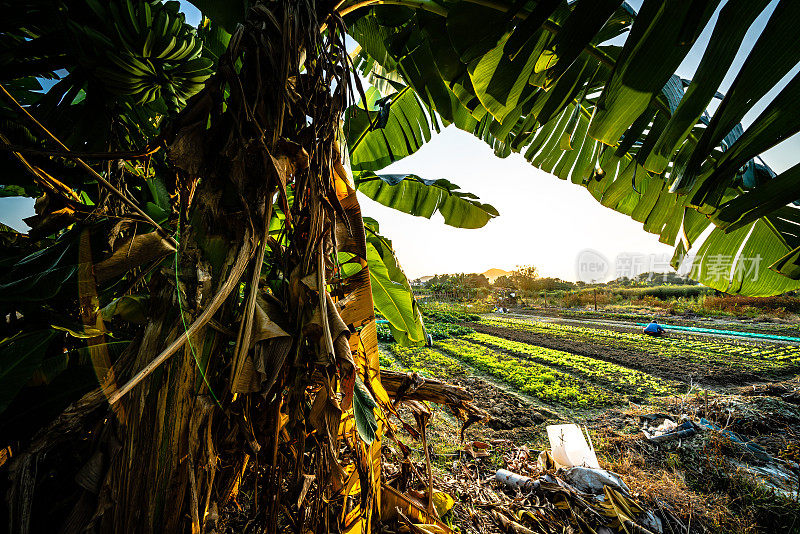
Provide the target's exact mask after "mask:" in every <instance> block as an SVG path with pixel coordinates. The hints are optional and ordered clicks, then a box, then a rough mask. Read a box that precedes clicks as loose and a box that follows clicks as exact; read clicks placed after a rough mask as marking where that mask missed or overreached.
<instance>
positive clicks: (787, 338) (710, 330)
mask: <svg viewBox="0 0 800 534" xmlns="http://www.w3.org/2000/svg"><path fill="white" fill-rule="evenodd" d="M636 326H642V327H644V326H646V324H645V323H636ZM661 326H662V327H663V328H664V329H665V330H682V331H685V332H702V333H704V334H721V335H726V336H740V337H755V338H759V339H775V340H778V341H790V342H792V343H800V337H790V336H778V335H774V334H758V333H755V332H738V331H736V330H717V329H715V328H698V327H693V326H673V325H666V324H662V325H661Z"/></svg>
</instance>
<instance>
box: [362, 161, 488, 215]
mask: <svg viewBox="0 0 800 534" xmlns="http://www.w3.org/2000/svg"><path fill="white" fill-rule="evenodd" d="M353 178H354V180H355V184H356V188H357V189H358V190H359V191H360V192H362V193H364V194H365V195H367V196H368V197H369V198H371V199H372V200H375V201H377V202H380V203H381V204H383V205H384V206H388V207H390V208H394V209H396V210H398V211H402V212H403V213H408V214H410V215H416V216H417V217H425V218H426V219H430V218H431V217H432V216H433V214H434V213H436V212H439V213H441V214H442V217H444V223H445V224H448V225H450V226H455V227H456V228H482V227H483V226H485V225H486V223H488V222H489V221H490V220H492V218H494V217H497V216H498V215H499V213H498V212H497V210H496V209H495V208H494V207H492V206H490V205H489V204H482V203H481V202H478V200H476V197H475V195H473V194H472V193H466V192H464V191H460V190H459V186H457V185H456V184H453V183H451V182H449V181H447V180H445V179H444V178H441V179H439V180H426V179H424V178H420V177H419V176H416V175H413V174H375V173H373V172H371V171H359V172H356V173H355V175H354V177H353Z"/></svg>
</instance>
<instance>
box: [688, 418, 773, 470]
mask: <svg viewBox="0 0 800 534" xmlns="http://www.w3.org/2000/svg"><path fill="white" fill-rule="evenodd" d="M700 426H702V427H705V428H707V429H709V430H716V431H717V432H719V433H720V434H722V435H723V436H725V437H726V438H728V439H729V440H731V441H732V442H734V443H736V444H737V445H741V446H742V447H744V448H746V449H747V450H748V451H750V452H751V453H753V454H754V455H755V456H756V458H758V459H759V460H761V461H764V462H770V461H772V456H770V454H769V453H768V452H767V451H765V450H764V449H763V448H762V447H761V446H759V445H757V444H755V443H753V442H752V441H750V440H746V439H744V438H743V437H742V436H740V435H739V434H737V433H736V432H732V431H730V430H725V429H723V428H720V427H719V426H717V425H715V424H714V423H712V422H711V421H709V420H708V419H706V418H705V417H701V418H700Z"/></svg>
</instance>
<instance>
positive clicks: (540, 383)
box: [436, 339, 617, 408]
mask: <svg viewBox="0 0 800 534" xmlns="http://www.w3.org/2000/svg"><path fill="white" fill-rule="evenodd" d="M436 347H437V348H441V349H442V350H444V351H445V352H446V353H447V354H448V355H451V356H452V357H454V358H458V359H460V360H464V361H466V362H467V363H469V364H470V365H472V366H474V367H477V368H478V369H481V370H482V371H485V372H487V373H489V374H490V375H492V376H495V377H497V378H499V379H500V380H503V381H504V382H508V383H509V384H511V385H513V386H514V387H515V388H516V389H518V390H519V391H522V392H524V393H527V394H529V395H532V396H534V397H537V398H539V399H542V400H543V401H546V402H556V403H559V404H563V405H564V406H569V407H575V408H588V407H590V406H604V405H609V404H613V403H614V402H616V401H617V397H616V396H615V395H614V394H613V393H611V392H610V391H608V390H606V389H604V388H602V387H599V386H595V385H593V384H589V383H587V382H585V381H583V380H580V379H578V378H575V377H573V376H570V375H568V374H566V373H562V372H559V371H556V370H555V369H553V368H551V367H547V366H544V365H541V364H538V363H534V362H532V361H527V360H525V361H523V360H520V359H518V358H515V357H513V356H509V355H506V354H505V353H502V352H499V351H496V350H492V349H489V348H487V347H484V346H481V345H477V344H474V343H470V342H468V341H464V340H461V339H457V340H456V339H451V340H445V341H439V342H437V343H436Z"/></svg>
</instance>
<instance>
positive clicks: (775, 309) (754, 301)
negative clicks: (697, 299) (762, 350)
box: [703, 295, 800, 315]
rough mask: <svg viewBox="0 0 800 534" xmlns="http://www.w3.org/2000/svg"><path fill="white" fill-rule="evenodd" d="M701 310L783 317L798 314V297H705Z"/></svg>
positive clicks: (799, 309) (799, 311)
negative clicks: (767, 314)
mask: <svg viewBox="0 0 800 534" xmlns="http://www.w3.org/2000/svg"><path fill="white" fill-rule="evenodd" d="M703 309H705V310H708V311H721V312H726V313H732V314H734V315H746V314H753V313H772V314H778V315H785V314H786V313H787V312H788V313H800V297H793V296H787V295H781V296H777V297H758V298H757V297H738V296H729V295H726V296H722V297H714V296H707V297H706V298H705V299H703Z"/></svg>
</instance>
